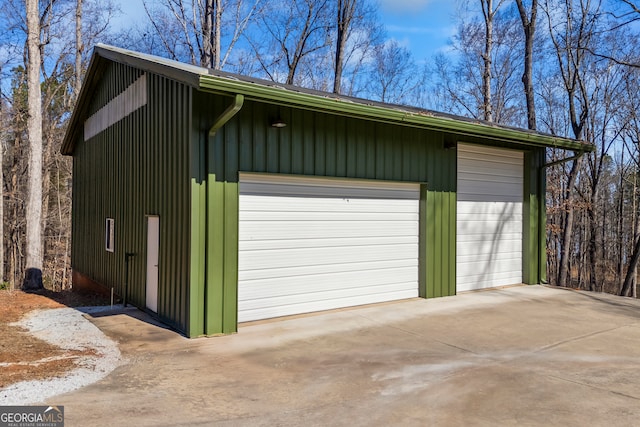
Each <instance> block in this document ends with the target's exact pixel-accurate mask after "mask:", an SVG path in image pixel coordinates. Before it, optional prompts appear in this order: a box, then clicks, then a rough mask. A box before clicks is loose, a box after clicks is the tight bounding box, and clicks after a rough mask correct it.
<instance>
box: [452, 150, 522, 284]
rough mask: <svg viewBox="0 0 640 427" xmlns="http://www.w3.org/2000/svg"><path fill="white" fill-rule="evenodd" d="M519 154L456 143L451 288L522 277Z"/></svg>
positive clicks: (520, 166)
mask: <svg viewBox="0 0 640 427" xmlns="http://www.w3.org/2000/svg"><path fill="white" fill-rule="evenodd" d="M523 159H524V156H523V153H522V152H520V151H514V150H504V149H498V148H492V147H483V146H474V145H462V144H460V145H458V193H457V198H458V203H457V227H456V233H457V237H456V240H457V244H456V282H457V284H456V289H457V291H468V290H472V289H483V288H489V287H495V286H504V285H512V284H517V283H522V200H523V182H524V180H523V169H524V163H523V161H524V160H523Z"/></svg>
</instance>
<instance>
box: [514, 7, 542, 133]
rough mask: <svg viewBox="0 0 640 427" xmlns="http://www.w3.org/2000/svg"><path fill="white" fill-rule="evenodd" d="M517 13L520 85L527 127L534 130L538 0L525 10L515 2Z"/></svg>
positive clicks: (535, 125)
mask: <svg viewBox="0 0 640 427" xmlns="http://www.w3.org/2000/svg"><path fill="white" fill-rule="evenodd" d="M516 4H517V5H518V13H519V14H520V20H521V21H522V30H523V31H524V71H523V73H522V84H523V85H524V96H525V99H526V101H527V126H528V127H529V129H534V130H535V129H536V127H537V124H536V103H535V92H534V89H533V40H534V36H535V33H536V19H537V16H538V0H531V8H530V10H527V8H526V6H525V4H524V0H516Z"/></svg>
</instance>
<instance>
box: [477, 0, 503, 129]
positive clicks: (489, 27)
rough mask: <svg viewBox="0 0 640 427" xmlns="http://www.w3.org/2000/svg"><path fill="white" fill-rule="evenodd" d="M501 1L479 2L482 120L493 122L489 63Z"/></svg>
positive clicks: (485, 0)
mask: <svg viewBox="0 0 640 427" xmlns="http://www.w3.org/2000/svg"><path fill="white" fill-rule="evenodd" d="M502 2H503V0H498V2H497V4H496V3H494V0H480V5H481V6H482V16H483V18H484V31H485V34H484V36H485V38H484V51H483V52H482V62H483V68H482V98H483V102H482V105H483V109H484V119H485V120H486V121H489V122H492V121H493V111H492V108H491V107H492V104H491V62H492V57H493V23H494V19H495V17H496V13H498V9H500V6H501V5H502Z"/></svg>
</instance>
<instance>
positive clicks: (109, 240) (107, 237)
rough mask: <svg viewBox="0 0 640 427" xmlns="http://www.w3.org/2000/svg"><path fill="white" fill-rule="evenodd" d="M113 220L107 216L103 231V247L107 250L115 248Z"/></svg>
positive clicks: (110, 250) (111, 250)
mask: <svg viewBox="0 0 640 427" xmlns="http://www.w3.org/2000/svg"><path fill="white" fill-rule="evenodd" d="M114 230H115V221H114V219H113V218H107V221H106V229H105V233H104V242H105V245H104V246H105V249H106V250H107V252H113V251H114V248H115V244H114V235H115V231H114Z"/></svg>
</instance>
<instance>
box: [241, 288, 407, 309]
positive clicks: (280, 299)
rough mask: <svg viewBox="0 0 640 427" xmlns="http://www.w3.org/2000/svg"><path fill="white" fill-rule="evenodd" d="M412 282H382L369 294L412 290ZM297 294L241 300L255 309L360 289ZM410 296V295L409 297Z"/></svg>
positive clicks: (332, 297) (338, 296)
mask: <svg viewBox="0 0 640 427" xmlns="http://www.w3.org/2000/svg"><path fill="white" fill-rule="evenodd" d="M412 287H413V285H412V282H404V283H384V284H381V285H372V286H370V287H369V293H370V294H377V295H382V294H386V295H389V294H393V293H394V292H397V291H398V288H400V289H401V288H404V289H405V290H407V291H411V290H412ZM300 291H301V292H300V293H298V294H285V295H282V296H274V295H264V296H263V297H262V298H255V299H249V300H241V301H242V309H243V311H248V310H255V309H257V308H262V307H264V308H267V307H278V306H284V305H289V304H291V305H295V304H305V303H307V302H309V301H314V300H315V301H318V302H319V301H331V300H338V299H342V298H354V297H357V296H359V295H361V293H362V291H361V290H360V289H359V288H356V287H342V288H339V289H330V290H325V289H321V290H318V291H310V290H306V291H305V290H304V289H301V290H300ZM409 298H411V296H410V297H409Z"/></svg>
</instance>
